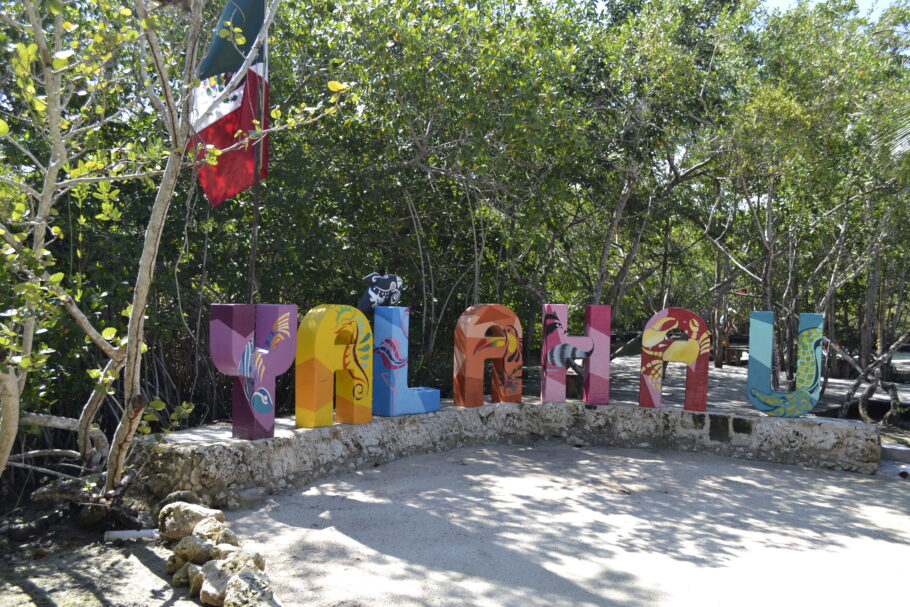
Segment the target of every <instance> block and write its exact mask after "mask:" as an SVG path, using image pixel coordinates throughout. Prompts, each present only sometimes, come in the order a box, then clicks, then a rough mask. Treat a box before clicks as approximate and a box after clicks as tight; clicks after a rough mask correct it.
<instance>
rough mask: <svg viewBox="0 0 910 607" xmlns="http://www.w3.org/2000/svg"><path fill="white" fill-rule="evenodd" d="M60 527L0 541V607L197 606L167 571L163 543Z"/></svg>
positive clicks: (166, 553)
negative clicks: (106, 538)
mask: <svg viewBox="0 0 910 607" xmlns="http://www.w3.org/2000/svg"><path fill="white" fill-rule="evenodd" d="M101 537H102V536H101V534H88V533H80V532H75V531H73V530H72V529H71V528H62V527H58V528H57V529H53V530H51V531H50V532H49V533H46V534H45V535H44V536H43V537H42V538H40V539H38V540H36V541H29V542H21V543H20V542H7V541H6V540H3V542H0V551H2V555H0V605H2V607H33V606H36V607H98V606H104V607H147V606H152V605H161V606H164V605H167V606H168V607H196V605H197V603H195V602H194V601H190V600H188V599H185V598H183V597H184V595H185V594H186V592H185V589H183V588H181V589H176V588H173V587H172V586H171V585H170V584H169V583H168V582H169V580H170V577H171V576H169V575H167V574H166V573H165V571H164V561H165V559H166V558H167V556H168V555H169V554H170V552H169V551H168V550H167V549H166V548H165V547H164V546H163V545H162V544H161V543H159V542H151V541H147V540H144V541H130V542H118V543H114V544H103V543H101Z"/></svg>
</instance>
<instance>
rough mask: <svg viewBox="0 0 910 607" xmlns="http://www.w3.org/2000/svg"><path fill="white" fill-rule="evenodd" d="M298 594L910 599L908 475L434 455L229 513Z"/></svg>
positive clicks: (531, 602) (278, 580)
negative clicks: (909, 595)
mask: <svg viewBox="0 0 910 607" xmlns="http://www.w3.org/2000/svg"><path fill="white" fill-rule="evenodd" d="M228 517H229V519H230V521H231V523H232V527H233V528H234V529H235V530H236V531H237V532H238V533H239V534H240V536H241V538H243V540H244V541H243V543H244V546H246V547H250V548H253V549H256V550H260V551H261V552H263V553H264V554H265V555H266V557H267V559H268V562H269V569H268V571H269V573H270V575H271V577H272V580H273V582H274V583H275V586H276V591H277V593H278V596H279V597H281V599H282V600H283V602H284V603H285V605H288V606H294V605H345V606H347V607H354V606H362V607H374V606H402V607H406V606H414V605H427V606H429V605H433V606H436V605H440V606H445V605H491V606H515V607H529V606H535V605H540V606H556V605H566V606H569V605H700V606H703V605H762V606H764V607H778V606H783V605H796V604H800V603H806V604H812V605H850V604H854V605H856V604H862V605H870V604H879V605H883V604H889V603H890V604H897V605H900V604H906V597H907V587H906V581H907V579H908V578H907V571H908V569H907V567H908V563H910V482H908V481H904V480H901V479H900V478H898V477H897V475H896V474H893V473H890V474H886V473H884V472H883V473H880V474H879V475H878V476H862V475H858V474H850V473H844V472H831V471H825V470H815V469H811V470H808V469H803V468H798V467H792V466H782V465H775V464H767V463H758V462H746V461H739V460H732V459H725V458H719V457H714V456H710V455H695V454H688V453H678V452H672V451H658V450H652V449H638V450H629V449H607V448H582V449H575V448H572V447H569V446H566V445H560V444H550V443H541V444H539V445H536V446H533V447H527V446H511V445H504V446H491V447H480V448H464V449H458V450H455V451H450V452H448V453H443V454H430V455H420V456H414V457H410V458H407V459H405V460H400V461H397V462H393V463H391V464H388V465H384V466H381V467H377V468H374V469H371V470H366V471H358V472H352V473H350V474H346V475H342V476H338V477H335V478H331V479H327V480H323V481H319V482H316V483H314V484H312V485H310V486H308V487H304V488H303V489H300V490H297V491H295V492H292V493H288V494H285V495H275V496H270V498H269V499H268V500H267V501H266V502H265V504H263V505H261V506H259V507H257V508H256V509H254V510H248V511H240V512H234V513H229V514H228Z"/></svg>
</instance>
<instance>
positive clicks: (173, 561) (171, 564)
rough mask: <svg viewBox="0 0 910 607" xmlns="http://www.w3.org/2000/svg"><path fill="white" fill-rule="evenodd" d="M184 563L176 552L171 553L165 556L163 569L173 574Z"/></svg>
mask: <svg viewBox="0 0 910 607" xmlns="http://www.w3.org/2000/svg"><path fill="white" fill-rule="evenodd" d="M185 563H186V561H185V560H184V559H182V558H180V557H179V556H177V555H176V554H172V555H171V556H169V557H167V563H165V566H164V570H165V571H167V572H168V573H169V574H171V575H173V574H175V573H177V571H179V570H180V568H181V567H183V565H184V564H185Z"/></svg>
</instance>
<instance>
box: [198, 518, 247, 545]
mask: <svg viewBox="0 0 910 607" xmlns="http://www.w3.org/2000/svg"><path fill="white" fill-rule="evenodd" d="M193 535H195V536H197V537H200V538H204V539H207V540H209V541H210V542H212V543H213V544H233V545H234V546H239V545H240V541H239V540H238V539H237V534H235V533H234V532H233V531H231V530H230V529H228V528H227V527H225V525H224V523H223V522H221V521H219V520H218V519H217V518H215V517H208V518H204V519H202V520H201V521H199V522H198V523H196V526H195V527H193Z"/></svg>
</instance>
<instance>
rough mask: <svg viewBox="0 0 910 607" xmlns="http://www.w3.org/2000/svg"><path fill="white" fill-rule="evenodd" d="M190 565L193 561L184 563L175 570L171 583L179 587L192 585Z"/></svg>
mask: <svg viewBox="0 0 910 607" xmlns="http://www.w3.org/2000/svg"><path fill="white" fill-rule="evenodd" d="M190 565H191V563H184V564H183V565H182V566H181V567H180V569H178V570H177V571H175V572H174V576H173V577H172V578H171V585H173V586H177V587H180V586H189V585H190V569H189V568H190Z"/></svg>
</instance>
